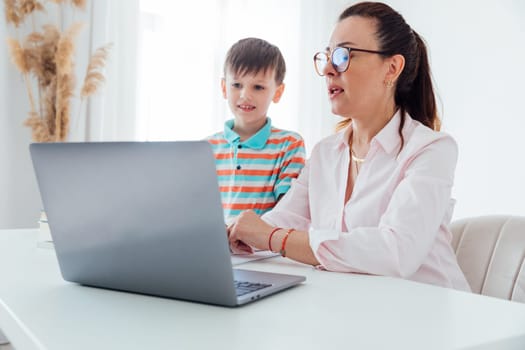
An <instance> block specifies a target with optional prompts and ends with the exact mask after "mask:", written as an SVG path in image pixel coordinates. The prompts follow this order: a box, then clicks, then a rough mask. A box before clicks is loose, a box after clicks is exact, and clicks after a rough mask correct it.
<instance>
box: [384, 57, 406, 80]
mask: <svg viewBox="0 0 525 350" xmlns="http://www.w3.org/2000/svg"><path fill="white" fill-rule="evenodd" d="M387 63H388V67H387V73H386V75H385V84H387V83H390V84H394V83H395V82H396V81H397V79H398V78H399V76H400V75H401V73H402V72H403V69H404V68H405V57H404V56H403V55H399V54H397V55H394V56H392V57H389V58H388V59H387Z"/></svg>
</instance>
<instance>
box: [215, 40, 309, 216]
mask: <svg viewBox="0 0 525 350" xmlns="http://www.w3.org/2000/svg"><path fill="white" fill-rule="evenodd" d="M285 71H286V66H285V63H284V58H283V56H282V54H281V52H280V50H279V49H278V48H277V47H276V46H274V45H272V44H270V43H268V42H266V41H265V40H262V39H257V38H246V39H242V40H239V41H238V42H237V43H235V44H234V45H233V46H232V47H231V48H230V50H229V51H228V54H227V56H226V60H225V63H224V78H222V80H221V90H222V95H223V97H224V98H225V99H226V100H227V101H228V106H229V107H230V110H231V112H232V113H233V115H234V119H231V120H228V121H227V122H226V123H225V124H224V131H222V132H218V133H216V134H214V135H212V136H210V137H208V138H207V140H208V141H209V142H210V143H211V145H212V148H213V152H214V154H215V162H216V165H217V175H218V178H219V186H220V191H221V200H222V206H223V209H224V218H225V220H226V223H230V222H231V221H232V220H233V219H234V218H235V217H236V216H237V215H239V214H240V213H241V212H242V211H243V210H247V209H252V210H253V211H255V213H257V214H259V215H261V214H263V213H265V212H266V211H268V210H270V209H272V208H273V207H274V205H275V204H276V203H277V201H278V200H279V199H280V198H281V196H282V195H284V194H285V193H286V191H288V189H289V188H290V183H291V181H292V179H293V178H296V177H297V176H298V175H299V172H300V171H301V169H302V168H303V166H304V163H305V149H304V142H303V139H302V138H301V136H300V135H299V134H297V133H294V132H291V131H286V130H282V129H278V128H275V127H273V126H272V121H271V119H270V118H268V116H267V111H268V108H269V106H270V103H271V102H274V103H277V102H279V100H280V98H281V96H282V94H283V91H284V84H283V80H284V75H285Z"/></svg>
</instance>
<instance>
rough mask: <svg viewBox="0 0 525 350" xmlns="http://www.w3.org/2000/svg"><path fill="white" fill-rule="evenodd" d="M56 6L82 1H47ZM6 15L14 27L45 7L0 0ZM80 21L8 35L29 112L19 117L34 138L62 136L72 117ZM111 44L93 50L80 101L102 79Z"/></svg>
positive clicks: (20, 0)
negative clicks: (23, 34)
mask: <svg viewBox="0 0 525 350" xmlns="http://www.w3.org/2000/svg"><path fill="white" fill-rule="evenodd" d="M51 2H53V3H56V4H57V5H58V6H64V5H66V4H68V5H71V6H73V7H76V8H79V9H84V8H85V7H86V0H51ZM4 4H5V18H6V22H7V23H8V24H12V25H13V26H14V27H15V28H16V29H17V30H18V29H19V27H20V26H21V25H22V24H23V23H24V21H25V20H26V18H27V17H28V16H33V15H34V14H35V12H37V11H45V8H44V6H43V5H42V3H41V2H40V1H37V0H4ZM82 26H83V25H82V24H80V23H75V24H73V25H72V26H71V27H69V28H68V29H67V30H65V31H60V30H59V29H58V27H57V26H55V25H53V24H47V25H44V26H42V29H41V31H36V30H34V28H33V31H32V32H31V33H30V34H29V35H27V36H26V37H25V38H24V39H23V40H21V41H20V40H17V39H13V38H8V40H7V44H8V47H9V52H10V54H11V59H12V61H13V63H14V65H15V66H16V68H17V69H18V70H19V71H20V73H22V76H23V78H24V81H25V84H26V89H27V93H28V96H29V102H30V112H29V117H28V118H27V119H26V121H25V122H24V125H26V126H28V127H30V128H31V130H32V138H33V140H34V141H36V142H50V141H65V140H66V139H67V137H68V133H69V125H70V120H71V99H72V98H73V97H74V96H75V93H74V91H75V81H76V79H75V72H74V59H73V58H74V54H75V41H76V38H77V37H78V35H79V33H80V31H81V30H82ZM110 48H111V45H105V46H103V47H101V48H99V49H97V50H96V51H95V53H94V54H93V55H92V57H91V59H90V61H89V64H88V67H87V72H86V76H85V78H84V83H83V85H82V87H81V90H80V98H81V103H82V102H83V101H84V100H85V99H86V98H87V97H89V96H91V95H92V94H93V93H95V92H96V91H97V90H98V88H99V87H100V86H101V85H102V84H103V83H104V81H105V77H104V75H103V74H102V70H103V68H104V66H105V64H106V61H107V57H108V54H109V50H110ZM31 78H34V79H35V80H36V83H37V84H36V87H37V89H38V93H37V94H36V96H38V101H36V102H35V98H34V96H35V95H34V94H33V88H34V86H33V85H34V84H31Z"/></svg>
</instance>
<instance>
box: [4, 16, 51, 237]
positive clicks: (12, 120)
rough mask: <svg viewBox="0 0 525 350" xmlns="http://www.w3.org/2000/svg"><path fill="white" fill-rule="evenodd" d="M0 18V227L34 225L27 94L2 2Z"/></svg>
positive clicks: (34, 192) (35, 201) (35, 191)
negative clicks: (12, 55)
mask: <svg viewBox="0 0 525 350" xmlns="http://www.w3.org/2000/svg"><path fill="white" fill-rule="evenodd" d="M1 10H2V11H1V12H2V16H1V19H0V77H1V78H0V229H3V228H23V227H36V226H37V220H38V217H39V212H40V206H41V205H40V196H39V194H38V189H37V187H36V182H35V179H34V176H33V169H32V165H31V162H30V158H29V151H28V147H29V143H30V132H29V129H28V128H26V127H23V126H22V123H23V121H24V119H25V118H26V108H25V107H26V106H27V105H28V102H27V94H26V93H25V90H24V85H23V82H22V80H21V78H20V74H18V73H17V72H16V71H15V70H14V68H13V66H12V65H11V62H10V61H9V56H8V52H7V47H6V44H5V38H6V37H7V31H6V25H5V20H4V15H3V13H4V11H3V6H2V7H1Z"/></svg>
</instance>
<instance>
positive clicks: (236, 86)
mask: <svg viewBox="0 0 525 350" xmlns="http://www.w3.org/2000/svg"><path fill="white" fill-rule="evenodd" d="M232 87H233V88H235V89H240V88H241V84H240V83H232Z"/></svg>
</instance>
